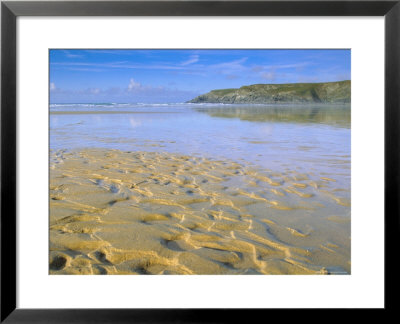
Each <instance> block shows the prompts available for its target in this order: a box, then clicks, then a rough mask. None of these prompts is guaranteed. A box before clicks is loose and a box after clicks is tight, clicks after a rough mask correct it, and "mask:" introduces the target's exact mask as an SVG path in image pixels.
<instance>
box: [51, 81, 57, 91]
mask: <svg viewBox="0 0 400 324" xmlns="http://www.w3.org/2000/svg"><path fill="white" fill-rule="evenodd" d="M54 90H56V85H55V84H54V83H53V82H51V83H50V91H54Z"/></svg>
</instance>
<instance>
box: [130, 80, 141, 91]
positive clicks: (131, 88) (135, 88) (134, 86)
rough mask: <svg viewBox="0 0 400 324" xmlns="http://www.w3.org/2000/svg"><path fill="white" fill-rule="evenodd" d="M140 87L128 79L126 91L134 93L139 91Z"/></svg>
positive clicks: (137, 83)
mask: <svg viewBox="0 0 400 324" xmlns="http://www.w3.org/2000/svg"><path fill="white" fill-rule="evenodd" d="M141 87H142V85H141V84H140V83H139V82H136V81H135V80H134V79H130V81H129V84H128V91H134V90H137V89H140V88H141Z"/></svg>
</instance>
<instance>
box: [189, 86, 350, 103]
mask: <svg viewBox="0 0 400 324" xmlns="http://www.w3.org/2000/svg"><path fill="white" fill-rule="evenodd" d="M350 101H351V81H338V82H325V83H288V84H253V85H249V86H243V87H241V88H239V89H222V90H213V91H210V92H209V93H206V94H203V95H200V96H198V97H196V98H194V99H192V100H190V101H188V102H190V103H202V102H203V103H225V104H235V103H237V104H263V103H265V104H273V103H349V102H350Z"/></svg>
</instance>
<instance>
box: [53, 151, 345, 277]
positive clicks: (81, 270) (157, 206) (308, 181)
mask: <svg viewBox="0 0 400 324" xmlns="http://www.w3.org/2000/svg"><path fill="white" fill-rule="evenodd" d="M49 201H50V219H49V225H50V242H49V245H50V247H49V248H50V255H49V269H50V270H49V271H50V274H348V273H350V268H351V266H350V188H343V187H341V186H340V185H338V182H337V181H336V179H335V178H334V177H332V176H330V175H329V174H326V175H324V174H321V173H317V172H313V171H312V170H310V172H304V171H303V170H301V171H298V170H296V169H295V168H293V169H291V168H290V167H288V168H286V169H285V170H284V171H282V170H280V171H279V172H277V171H274V170H268V169H264V168H260V167H257V165H253V164H251V163H245V162H243V163H238V162H235V161H231V160H229V159H224V160H218V159H207V158H203V157H200V156H189V155H183V154H178V153H168V152H149V151H147V152H145V151H143V152H140V151H135V152H133V151H122V150H116V149H96V148H91V149H84V150H69V151H66V150H60V149H52V150H51V151H50V199H49Z"/></svg>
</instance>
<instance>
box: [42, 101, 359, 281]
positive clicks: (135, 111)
mask: <svg viewBox="0 0 400 324" xmlns="http://www.w3.org/2000/svg"><path fill="white" fill-rule="evenodd" d="M50 148H51V149H52V150H53V151H52V154H51V161H52V165H53V164H57V163H58V162H60V163H64V162H67V161H68V159H66V158H64V157H63V156H64V155H65V154H68V151H70V152H79V151H81V150H84V149H88V148H89V149H92V148H96V149H99V148H100V149H102V148H106V149H116V150H121V151H125V152H127V151H130V152H158V153H162V152H166V153H173V154H183V155H187V156H192V157H196V158H206V159H209V160H211V161H222V162H221V163H225V162H223V161H229V163H239V164H240V168H239V169H238V173H237V174H236V173H235V172H236V171H235V172H231V173H232V174H231V175H229V177H227V178H226V179H225V180H224V186H225V187H224V188H230V189H229V190H232V192H230V191H229V190H228V193H224V194H222V191H221V192H217V191H215V190H216V189H215V188H213V190H212V192H214V193H213V194H216V193H218V195H221V194H222V196H221V197H224V199H228V200H229V201H231V202H232V204H233V205H234V206H235V208H236V209H235V210H230V209H229V208H231V207H229V208H228V207H221V205H218V204H215V202H214V203H212V204H211V205H209V203H205V205H204V206H203V205H202V206H201V208H203V209H204V208H205V209H207V208H216V207H215V206H219V207H218V208H217V209H218V210H220V211H221V212H222V211H223V212H226V213H228V214H227V215H228V216H229V215H230V217H238V221H239V225H240V224H241V223H240V222H242V220H241V219H242V217H243V215H244V214H245V213H247V214H249V215H252V216H253V217H255V220H254V221H255V222H256V223H257V222H259V221H260V222H262V221H263V222H264V223H265V222H272V223H268V224H270V228H269V230H268V233H264V231H265V229H264V228H263V227H260V229H250V231H247V230H246V232H245V233H244V232H243V233H242V234H243V237H242V238H243V239H244V240H245V241H246V242H252V239H251V237H250V236H251V235H253V234H257V235H261V236H263V235H264V237H266V238H272V239H273V241H274V242H278V243H279V244H283V246H285V247H286V246H290V247H291V248H294V247H296V248H300V249H302V250H304V251H309V252H307V253H311V254H312V256H310V260H309V261H307V265H310V264H312V265H313V266H315V267H316V268H313V269H321V268H326V269H328V271H329V272H330V273H350V175H351V174H350V171H351V155H350V154H351V153H350V107H348V106H316V105H314V106H261V105H252V106H245V105H197V104H168V105H167V104H166V105H144V104H143V105H121V104H118V105H116V104H107V105H84V104H83V105H52V106H51V108H50ZM65 150H66V151H65ZM73 154H75V155H72V157H74V156H77V157H76V158H74V159H76V160H73V161H76V163H81V162H80V161H81V158H80V157H79V156H80V155H79V154H80V153H78V155H76V154H77V153H73ZM96 154H97V153H96ZM115 154H120V153H115ZM104 161H106V160H104ZM149 161H150V160H149ZM184 161H186V160H185V159H183V162H182V163H186V162H184ZM201 161H202V160H201ZM71 163H72V162H71ZM74 163H75V162H74ZM103 163H104V162H103ZM114 163H117V162H114ZM218 163H219V162H218ZM79 165H81V164H79ZM210 165H212V164H210ZM191 167H192V166H184V165H183V166H182V167H181V169H182V172H185V170H186V168H188V170H189V171H187V175H189V176H192V177H193V176H194V177H196V173H199V172H200V171H199V170H198V169H196V168H194V169H193V168H192V169H190V168H191ZM214 167H215V168H217V169H218V168H222V169H221V170H220V171H219V172H221V174H222V173H223V164H222V165H221V164H217V165H215V166H214ZM62 168H63V167H61V169H60V170H63V169H62ZM119 168H120V167H118V168H117V169H115V170H116V171H115V172H116V174H118V172H120V171H118V170H119ZM65 170H68V169H65ZM101 170H102V168H100V169H98V171H96V172H97V173H99V172H102V171H101ZM121 170H122V169H121ZM190 170H192V171H190ZM55 172H56V171H54V174H56V173H55ZM64 172H65V171H64ZM68 172H73V169H70V171H68ZM85 172H86V171H85ZM90 172H91V171H90ZM107 172H108V171H107ZM191 172H192V173H191ZM193 172H194V173H193ZM202 172H203V171H202ZM243 176H244V177H245V180H246V181H245V183H241V181H243ZM74 181H75V180H74ZM76 181H78V180H76ZM79 181H83V182H82V184H83V183H84V180H82V179H81V180H79ZM238 181H239V182H238ZM155 188H158V185H156V186H155ZM201 188H202V187H201V186H200V189H201ZM206 189H207V188H206ZM157 190H158V189H154V190H153V193H154V192H156V191H157ZM202 190H205V189H204V188H203V189H202ZM221 190H226V189H221ZM109 194H110V195H114V194H115V193H114V192H112V190H111V191H110V193H109ZM164 194H165V193H162V195H164ZM201 195H205V191H201ZM224 195H226V196H224ZM237 195H240V197H242V196H243V197H247V198H246V199H252V200H256V203H254V202H252V203H251V204H249V205H246V206H239V205H238V206H236V205H235V200H236V199H237V198H235V197H237ZM209 196H210V197H211V196H212V193H211V191H210V193H209ZM207 197H208V196H207ZM107 199H108V198H107ZM168 199H169V200H171V199H172V198H171V197H169V198H168ZM221 199H222V198H221ZM267 200H268V201H269V202H268V203H264V202H263V201H267ZM257 201H261V202H259V203H257ZM271 201H272V203H271ZM278 203H279V204H278ZM119 204H120V203H118V204H116V205H115V206H112V208H119V207H118V205H119ZM264 205H265V206H264ZM192 207H193V206H192ZM192 207H191V208H192ZM194 207H195V206H194ZM194 207H193V208H194ZM281 207H282V208H281ZM121 208H122V207H121ZM152 208H155V207H154V206H153V207H152ZM157 208H158V207H157ZM186 208H188V207H186ZM224 208H225V209H227V210H224ZM266 208H267V209H266ZM203 209H201V210H203ZM193 212H196V213H197V212H200V210H197V209H196V208H194V210H193ZM229 213H230V214H229ZM232 213H233V214H232ZM236 214H237V215H236ZM232 215H234V216H232ZM225 216H226V215H225ZM256 223H255V224H256ZM271 224H274V225H271ZM239 225H238V226H239ZM239 227H240V226H239ZM239 227H238V229H237V231H236V232H235V233H236V235H239V234H240V233H241V232H240V231H241V230H240V228H239ZM188 231H189V230H188ZM218 233H220V232H218ZM227 233H228V234H229V235H231V233H230V231H229V232H227ZM263 233H264V234H263ZM220 234H221V233H220ZM221 235H222V234H221ZM249 235H250V236H249ZM225 239H226V238H225ZM174 244H175V243H174ZM201 251H202V250H201ZM93 253H94V252H93ZM209 257H210V256H209V255H208V254H207V258H209ZM286 261H287V260H286ZM286 261H285V262H286ZM292 261H293V260H292ZM266 262H267V261H266ZM268 262H271V261H268ZM268 262H267V264H268ZM296 262H298V260H297V259H296ZM303 265H304V264H302V265H301V266H303ZM278 268H279V267H278ZM278 268H276V269H278ZM274 269H275V268H274ZM278 270H279V269H278ZM278 270H277V271H278ZM286 270H287V269H286V268H282V273H285V271H286ZM230 271H232V269H230ZM200 272H201V271H200ZM194 273H196V271H194ZM278 273H279V271H278Z"/></svg>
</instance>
